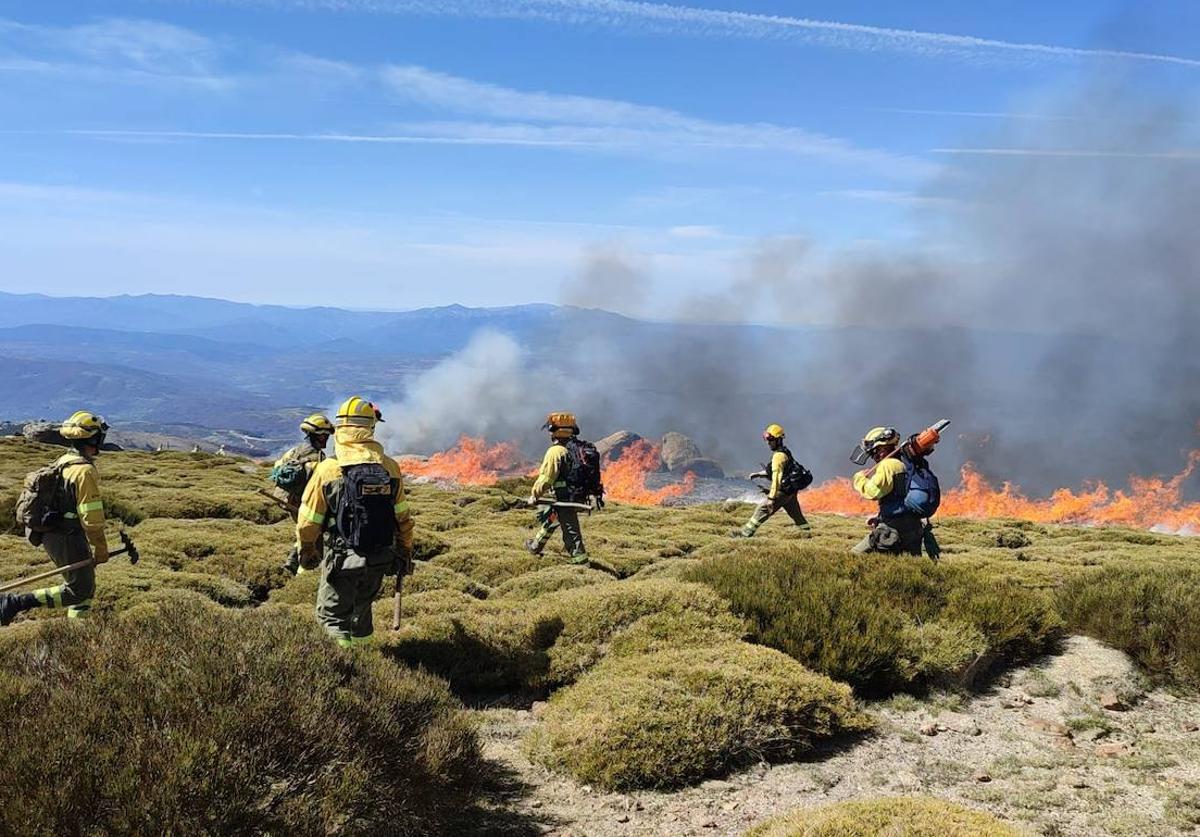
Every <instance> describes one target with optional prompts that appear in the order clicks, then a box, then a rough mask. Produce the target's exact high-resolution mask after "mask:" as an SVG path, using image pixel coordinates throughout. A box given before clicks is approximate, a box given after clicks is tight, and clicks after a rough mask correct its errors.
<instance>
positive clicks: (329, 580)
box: [317, 547, 395, 647]
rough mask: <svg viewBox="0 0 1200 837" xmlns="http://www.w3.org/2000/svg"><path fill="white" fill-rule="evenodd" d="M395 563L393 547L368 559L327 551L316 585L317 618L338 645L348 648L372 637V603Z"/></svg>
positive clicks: (352, 554) (373, 630) (373, 629)
mask: <svg viewBox="0 0 1200 837" xmlns="http://www.w3.org/2000/svg"><path fill="white" fill-rule="evenodd" d="M394 565H395V557H394V555H393V553H392V550H391V548H390V547H389V548H388V549H386V550H381V551H380V552H379V553H377V554H373V555H371V556H369V558H363V557H362V556H360V555H355V554H354V553H350V554H349V555H347V556H344V557H343V558H341V559H340V560H339V558H338V557H337V556H336V554H332V553H327V554H326V557H325V559H324V560H323V561H322V562H321V584H320V586H319V587H318V588H317V621H318V622H320V623H321V625H322V627H324V628H325V630H326V632H327V633H328V634H329V635H330V636H331V637H333V638H334V639H335V640H337V643H338V645H341V646H343V647H349V646H351V645H358V644H360V643H365V642H368V641H369V640H370V639H371V635H372V634H374V633H375V623H374V620H373V619H372V618H371V605H372V604H373V603H374V601H375V599H376V598H378V596H379V590H380V589H381V588H382V587H383V579H384V578H386V577H387V575H388V574H389V573H390V572H391V571H392V568H393V566H394Z"/></svg>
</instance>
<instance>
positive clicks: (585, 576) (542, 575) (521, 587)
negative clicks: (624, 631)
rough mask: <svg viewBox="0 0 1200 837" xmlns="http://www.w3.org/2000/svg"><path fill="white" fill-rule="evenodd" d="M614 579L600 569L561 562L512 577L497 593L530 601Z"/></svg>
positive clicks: (499, 595) (500, 586)
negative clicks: (549, 594) (560, 591)
mask: <svg viewBox="0 0 1200 837" xmlns="http://www.w3.org/2000/svg"><path fill="white" fill-rule="evenodd" d="M612 580H613V577H612V576H611V575H609V574H608V573H603V572H600V571H599V570H593V569H590V568H588V567H576V566H571V565H562V564H559V565H556V566H553V567H544V568H543V569H540V570H534V571H533V572H528V573H525V574H524V575H519V576H517V577H516V578H510V579H509V580H508V581H505V582H503V583H502V584H500V585H499V586H498V587H497V588H496V595H497V596H498V597H501V598H505V599H513V600H515V601H530V600H532V599H536V598H538V597H539V596H543V595H545V594H547V593H557V592H558V591H559V590H572V589H574V588H577V587H587V586H589V585H592V584H605V583H608V582H611V581H612Z"/></svg>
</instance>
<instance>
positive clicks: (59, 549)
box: [33, 532, 96, 619]
mask: <svg viewBox="0 0 1200 837" xmlns="http://www.w3.org/2000/svg"><path fill="white" fill-rule="evenodd" d="M42 546H43V548H45V550H46V553H47V554H48V555H49V556H50V560H51V561H53V562H54V565H55V566H56V567H65V566H68V565H69V564H74V563H77V562H79V561H86V560H87V559H88V558H91V557H92V550H91V549H90V548H89V547H88V542H87V538H86V537H85V536H84V534H83V532H47V533H46V534H45V535H44V536H43V537H42ZM95 592H96V568H95V567H93V566H88V567H84V568H82V569H79V570H71V572H69V573H67V574H66V575H65V576H64V577H63V581H62V583H61V584H58V585H56V586H54V587H43V588H42V589H41V590H34V591H33V597H34V598H35V599H37V602H38V604H39V605H41V606H42V607H65V608H66V609H67V616H68V617H69V618H71V619H78V618H79V617H81V616H86V615H87V613H88V611H89V610H91V609H92V596H93V595H94V594H95Z"/></svg>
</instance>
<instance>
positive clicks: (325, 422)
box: [300, 413, 333, 435]
mask: <svg viewBox="0 0 1200 837" xmlns="http://www.w3.org/2000/svg"><path fill="white" fill-rule="evenodd" d="M300 432H301V433H308V434H309V435H313V434H316V435H320V434H322V433H323V434H326V435H328V434H330V433H332V432H333V422H331V421H330V420H329V419H327V418H325V416H323V415H321V414H320V413H313V414H312V415H311V416H309V417H308V418H306V419H305V420H304V421H302V422H300Z"/></svg>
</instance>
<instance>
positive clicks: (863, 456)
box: [850, 427, 900, 465]
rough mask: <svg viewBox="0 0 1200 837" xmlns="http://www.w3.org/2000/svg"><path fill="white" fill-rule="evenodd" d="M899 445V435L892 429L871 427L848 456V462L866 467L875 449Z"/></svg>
mask: <svg viewBox="0 0 1200 837" xmlns="http://www.w3.org/2000/svg"><path fill="white" fill-rule="evenodd" d="M898 444H900V434H899V433H898V432H897V431H896V428H894V427H872V428H871V429H870V430H868V431H867V433H866V435H865V436H863V440H862V442H861V443H860V444H859V445H858V446H856V447H855V448H854V450H853V452H851V454H850V460H851V461H852V462H854V463H855V464H856V465H866V464H867V460H868V459H870V458H871V454H872V453H874V452H875V450H876V449H877V448H882V447H887V446H889V445H891V446H893V447H894V446H896V445H898Z"/></svg>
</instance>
